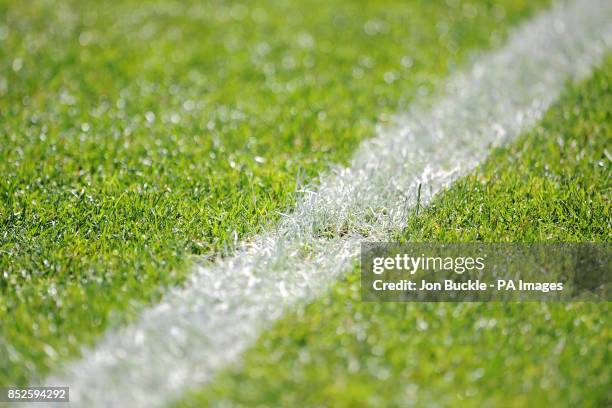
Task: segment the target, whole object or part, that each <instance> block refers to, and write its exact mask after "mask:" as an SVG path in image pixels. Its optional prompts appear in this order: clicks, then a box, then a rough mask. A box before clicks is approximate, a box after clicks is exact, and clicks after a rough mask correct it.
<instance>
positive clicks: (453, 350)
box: [177, 59, 612, 407]
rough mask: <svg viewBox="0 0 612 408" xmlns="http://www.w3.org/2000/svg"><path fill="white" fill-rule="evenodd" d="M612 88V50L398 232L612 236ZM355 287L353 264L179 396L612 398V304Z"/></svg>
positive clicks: (564, 402)
mask: <svg viewBox="0 0 612 408" xmlns="http://www.w3.org/2000/svg"><path fill="white" fill-rule="evenodd" d="M611 87H612V59H608V60H607V62H606V64H605V65H604V66H603V67H602V68H601V69H600V70H599V71H598V72H597V73H595V75H594V77H593V78H592V79H590V80H588V81H586V82H584V83H582V84H579V85H576V86H573V87H572V88H571V89H570V90H568V91H567V93H566V94H565V96H564V97H563V98H562V100H561V101H559V103H557V104H556V105H555V106H554V107H552V108H551V109H550V110H549V112H548V113H547V114H546V115H545V117H544V118H543V120H542V121H541V123H540V124H539V126H537V127H536V128H535V129H533V130H531V131H529V132H528V133H526V134H525V135H523V136H522V137H521V138H520V139H519V141H518V142H517V143H514V144H512V145H511V146H508V147H504V148H500V149H497V150H495V151H494V152H493V153H492V155H491V157H490V158H489V160H488V161H487V162H486V163H485V164H484V165H483V166H481V167H480V168H479V169H478V170H477V171H475V172H474V174H472V175H470V176H469V177H466V178H464V179H462V180H460V181H459V182H457V183H456V184H454V185H453V186H452V187H451V188H450V189H448V190H447V191H445V192H444V193H442V194H441V195H440V196H438V197H437V198H436V199H435V200H434V202H433V203H432V204H431V205H430V206H428V207H426V208H425V209H424V211H422V212H421V213H420V214H418V215H417V214H414V215H413V216H412V217H411V218H410V219H409V223H408V227H407V228H406V229H405V230H404V231H402V232H401V233H399V234H398V235H399V238H400V239H401V240H407V241H432V242H461V241H485V242H501V241H512V242H539V241H577V242H580V241H602V242H610V240H611V236H610V231H612V215H611V214H612V211H611V208H610V207H611V203H610V193H611V191H612V172H611V170H610V168H611V166H612V157H611V152H610V150H609V148H610V141H611V139H610V134H612V93H611V92H610V88H611ZM606 149H608V150H606ZM359 283H360V279H359V270H358V268H356V269H355V270H354V271H353V272H352V273H350V274H348V276H347V277H346V278H345V279H343V280H342V281H340V282H338V283H337V284H336V285H335V287H334V288H333V289H332V290H331V291H330V293H329V294H327V295H325V296H323V297H322V298H321V299H319V300H317V301H315V302H314V303H312V304H310V305H307V306H304V307H301V308H298V310H296V311H293V312H291V313H289V314H288V315H287V316H286V317H284V318H283V319H281V320H280V321H279V322H278V323H277V324H276V325H275V326H274V327H273V328H272V329H271V330H270V331H268V332H266V333H264V334H263V335H262V337H261V338H260V339H259V341H258V342H257V344H256V345H255V346H254V347H253V348H252V349H251V350H249V351H248V352H247V353H246V354H245V355H244V360H243V362H242V364H241V365H239V366H237V367H235V368H232V369H228V370H226V371H224V372H223V373H221V374H220V375H219V376H218V377H217V379H216V380H215V381H214V382H213V383H212V384H210V385H209V386H207V387H206V388H204V389H203V390H200V391H198V392H194V393H193V394H191V395H190V396H189V397H187V398H185V399H184V400H183V401H180V402H178V403H177V405H178V406H185V407H187V406H203V405H213V406H214V405H219V406H336V407H355V406H406V405H409V403H411V404H412V403H413V404H414V405H417V406H469V407H482V406H504V407H523V406H568V407H574V406H581V407H603V406H607V405H609V403H610V400H611V398H612V394H611V393H610V390H611V389H612V372H611V370H610V367H611V366H612V359H611V358H610V351H611V348H610V347H611V344H612V342H611V340H612V333H611V331H610V327H611V325H612V321H611V319H610V316H611V312H612V310H611V308H610V303H609V302H603V303H549V304H543V303H443V304H436V303H365V302H361V300H360V287H359ZM223 404H226V405H223Z"/></svg>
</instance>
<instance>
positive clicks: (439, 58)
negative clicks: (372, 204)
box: [0, 0, 547, 385]
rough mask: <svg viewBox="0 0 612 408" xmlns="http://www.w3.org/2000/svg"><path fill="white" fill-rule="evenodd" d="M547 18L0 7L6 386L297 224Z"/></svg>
mask: <svg viewBox="0 0 612 408" xmlns="http://www.w3.org/2000/svg"><path fill="white" fill-rule="evenodd" d="M545 3H547V1H537V2H531V1H530V2H527V1H524V0H508V1H504V2H501V3H500V2H497V1H491V0H489V1H486V0H483V1H476V2H469V3H468V2H463V1H453V2H426V3H425V2H418V1H410V2H408V3H407V2H393V1H386V0H384V1H377V2H366V1H357V2H353V1H346V0H343V1H334V2H327V1H315V2H299V3H298V2H287V1H280V0H278V1H275V2H274V3H273V4H272V3H271V2H268V1H265V2H264V1H254V2H249V3H248V6H245V5H243V4H240V3H237V2H236V3H234V2H230V3H221V2H214V1H207V2H195V1H186V2H181V3H176V2H168V1H151V2H139V1H138V2H137V1H126V2H111V1H101V2H100V1H74V0H73V1H66V2H54V1H44V0H36V1H34V0H33V1H28V2H17V1H7V0H2V1H0V21H1V22H0V43H1V46H0V67H1V69H0V174H2V179H1V180H0V271H1V274H0V293H1V295H0V356H2V357H1V358H0V384H5V385H11V384H24V383H27V382H30V381H34V380H35V379H36V378H39V377H40V376H42V375H44V374H45V373H47V372H48V370H49V368H50V367H53V366H55V365H56V364H57V363H58V362H60V361H62V360H64V359H66V358H67V357H69V356H74V355H76V354H77V353H78V350H79V349H80V347H81V346H83V345H87V344H92V343H93V342H94V341H95V340H96V339H97V338H98V337H99V335H100V334H101V333H102V332H103V331H104V330H106V329H107V328H108V327H109V326H113V325H116V324H120V323H122V322H125V321H126V320H129V319H130V318H132V317H133V316H134V315H135V314H136V313H137V312H138V310H139V308H140V307H141V306H142V305H143V304H147V303H150V302H154V301H155V300H156V299H159V297H160V295H161V293H163V291H164V288H165V287H167V286H169V285H176V284H179V283H180V282H181V281H182V279H183V278H184V277H185V275H186V274H187V273H188V272H189V268H188V265H189V264H190V262H191V260H190V256H192V255H203V254H206V255H209V254H216V253H220V252H223V251H224V250H226V249H228V248H231V247H232V245H233V244H234V243H235V242H236V241H237V240H241V239H243V238H245V237H248V236H249V235H251V234H254V233H256V232H257V231H259V230H260V229H261V227H262V226H263V225H265V224H266V223H268V222H270V221H273V220H274V219H275V218H276V217H277V214H278V211H280V210H283V209H284V208H286V207H287V206H289V205H291V203H292V202H293V200H294V195H293V192H294V191H295V188H296V184H297V183H298V182H303V181H308V180H312V179H313V177H314V176H315V175H317V174H319V173H320V172H321V171H324V170H325V169H327V166H328V165H329V163H331V162H339V163H342V162H344V161H346V160H347V158H348V157H349V156H350V153H351V152H352V150H353V149H354V147H355V146H356V145H357V144H358V142H359V140H361V139H363V138H365V137H368V136H371V135H372V133H373V127H374V124H375V123H376V122H377V121H380V120H384V115H385V114H388V113H390V112H394V111H395V110H396V109H402V108H404V107H405V106H406V105H407V104H408V103H409V102H410V100H411V99H412V98H414V97H416V96H418V97H424V96H425V95H426V94H427V93H428V92H429V90H430V89H432V88H433V87H434V84H435V83H436V81H437V80H438V79H439V78H441V77H444V76H445V75H446V74H447V73H448V71H449V70H450V69H452V68H453V66H455V65H456V64H460V63H463V62H465V61H466V60H467V59H469V58H470V56H471V55H473V53H474V51H475V50H477V49H481V48H484V47H488V46H495V45H496V44H498V43H499V41H500V40H501V39H503V37H504V35H505V33H506V30H507V28H508V27H510V26H512V25H513V24H515V23H516V22H518V21H519V20H521V19H522V18H524V17H526V16H528V15H530V14H532V13H533V12H534V10H536V9H538V8H540V7H541V6H542V5H543V4H545Z"/></svg>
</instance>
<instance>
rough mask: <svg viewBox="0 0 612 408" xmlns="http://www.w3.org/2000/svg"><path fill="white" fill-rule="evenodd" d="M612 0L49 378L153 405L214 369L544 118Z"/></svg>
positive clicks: (524, 35)
mask: <svg viewBox="0 0 612 408" xmlns="http://www.w3.org/2000/svg"><path fill="white" fill-rule="evenodd" d="M611 22H612V2H610V1H608V0H585V1H573V2H570V3H561V4H557V5H555V6H554V7H553V8H552V9H551V10H548V11H545V12H543V13H541V14H539V15H538V16H536V17H534V18H533V19H532V20H530V21H528V22H526V23H525V24H524V25H522V26H521V27H519V28H517V29H516V30H515V31H514V32H513V33H512V34H511V36H510V37H509V39H508V41H507V43H506V45H505V46H504V47H503V48H501V49H499V50H498V51H495V52H491V53H489V54H486V55H484V56H483V57H482V58H481V59H479V60H478V61H477V62H476V63H475V64H474V65H473V67H472V68H471V69H470V70H468V71H466V72H464V73H460V74H457V75H455V76H453V77H452V78H451V79H450V80H449V81H448V84H447V86H446V88H445V90H444V93H443V95H442V96H441V97H440V98H439V99H437V101H436V102H435V104H434V105H433V106H431V107H424V106H421V107H419V106H415V107H413V108H412V109H411V110H410V112H408V113H407V114H406V115H405V116H402V117H400V118H398V119H397V122H396V124H395V125H394V126H392V127H385V128H382V127H381V128H379V129H378V131H377V135H376V137H374V138H373V139H371V140H368V141H366V142H364V143H362V145H361V146H360V148H359V149H358V151H357V152H356V154H355V156H354V159H353V160H352V163H351V165H350V167H348V168H335V169H334V170H333V171H331V172H330V174H328V175H326V176H323V177H322V179H321V182H320V184H319V185H318V186H317V187H314V188H313V189H311V190H308V189H306V190H304V191H302V192H301V193H302V195H301V197H300V199H299V200H298V201H299V202H298V204H297V206H296V208H295V209H294V210H293V212H292V213H291V214H290V215H287V216H284V217H283V218H282V219H281V220H280V222H279V223H278V224H277V225H276V226H275V227H273V228H272V230H270V231H269V232H267V233H265V234H262V235H260V236H257V237H255V238H253V239H252V240H250V241H248V242H244V243H243V244H241V245H240V246H239V248H238V249H237V251H236V253H235V255H233V256H231V257H228V258H225V259H221V260H219V261H217V262H216V263H214V264H210V265H200V266H197V267H195V270H194V273H193V275H192V276H191V277H190V278H189V279H188V281H187V282H186V284H185V285H184V286H183V287H181V288H175V289H173V290H170V291H169V293H168V294H167V295H166V296H165V297H164V299H163V300H162V301H161V302H160V303H159V304H157V305H155V306H153V307H151V308H149V309H147V310H145V311H144V313H143V314H142V315H141V316H140V318H139V319H137V320H136V321H135V322H133V323H132V324H130V325H128V326H127V327H124V328H121V329H118V330H116V331H111V332H109V333H107V334H106V335H105V336H104V338H103V339H102V340H101V341H100V343H99V344H98V346H97V347H95V348H94V349H93V350H85V351H84V353H83V356H82V358H81V359H80V360H77V361H75V362H72V363H69V364H68V365H67V366H66V367H65V368H64V370H63V371H62V372H59V373H56V375H54V376H52V377H50V378H48V379H47V380H46V381H45V382H44V384H45V385H54V384H55V385H62V386H70V398H71V401H73V404H76V405H82V406H88V407H94V406H131V407H155V406H160V405H162V404H164V403H165V402H168V401H169V400H172V399H173V398H177V397H179V396H180V393H181V392H182V391H184V390H185V389H187V388H190V387H193V386H197V385H201V384H203V383H206V382H207V381H209V380H210V379H211V378H212V376H213V375H214V374H215V372H216V371H218V370H219V369H220V368H223V367H225V366H227V365H228V364H230V363H232V362H235V361H236V360H237V358H238V357H239V356H240V353H241V352H243V351H244V350H245V349H246V348H247V347H249V346H250V345H251V344H252V343H253V342H254V341H255V340H256V339H257V337H258V335H259V333H260V332H261V331H262V330H264V329H265V328H266V327H268V326H269V325H270V324H271V323H272V322H273V321H274V320H275V319H277V318H278V317H280V316H281V315H282V314H283V313H284V312H285V311H286V309H287V307H289V306H291V305H294V304H295V303H296V302H305V301H308V300H310V299H313V298H314V297H315V296H317V295H319V294H321V293H322V291H324V290H325V289H326V288H328V287H329V285H330V284H331V283H332V282H333V281H334V280H335V279H337V278H338V277H339V276H340V275H341V274H342V273H343V272H345V271H346V270H347V269H348V268H349V267H350V265H351V262H352V261H353V259H354V258H355V257H356V255H357V254H358V251H359V243H360V242H361V241H362V240H369V241H375V240H385V239H387V238H388V236H389V235H388V234H389V233H390V232H391V231H394V230H397V229H398V228H401V227H402V226H404V225H405V222H406V217H407V215H408V214H409V211H410V210H411V209H412V208H413V207H414V205H415V202H416V191H417V188H418V186H419V185H422V186H423V187H422V192H421V198H420V199H421V202H422V203H427V202H428V201H429V200H430V198H431V196H432V195H433V194H435V193H436V192H437V191H439V190H440V189H441V188H443V187H445V186H447V185H449V183H451V182H452V181H453V180H456V179H457V178H458V177H461V176H463V175H465V174H466V173H468V172H469V171H470V170H472V169H474V167H475V166H476V165H477V164H478V163H481V162H482V161H483V160H484V159H485V158H486V157H487V154H488V152H489V151H490V149H491V147H492V146H498V145H500V144H502V143H505V142H507V141H510V140H512V139H513V138H515V137H516V136H517V135H518V134H520V133H521V131H523V130H525V129H526V128H529V127H530V126H533V125H534V124H535V123H536V122H537V121H538V120H539V119H540V118H541V117H542V114H543V113H544V112H545V111H546V109H547V108H548V107H549V106H550V104H551V103H552V102H553V101H554V100H555V99H556V98H557V97H558V96H559V93H560V92H561V91H562V89H563V88H564V85H565V83H566V81H568V80H576V79H581V78H584V77H585V76H587V75H588V74H589V73H590V72H591V69H592V67H593V66H595V65H597V64H598V63H600V62H601V60H602V58H603V57H604V55H605V54H606V53H607V52H609V50H610V48H611V44H612V24H611Z"/></svg>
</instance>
